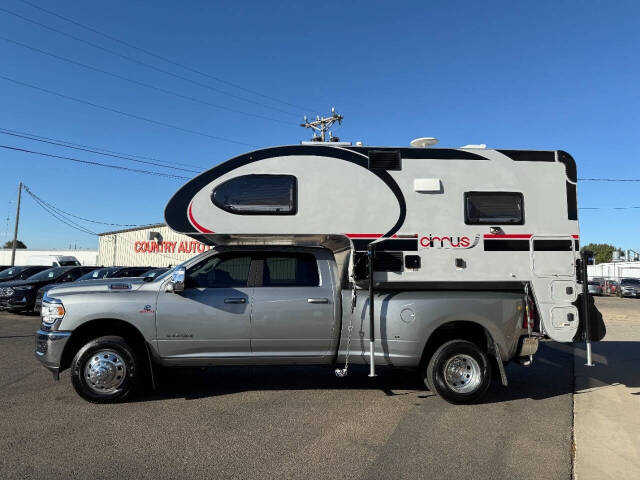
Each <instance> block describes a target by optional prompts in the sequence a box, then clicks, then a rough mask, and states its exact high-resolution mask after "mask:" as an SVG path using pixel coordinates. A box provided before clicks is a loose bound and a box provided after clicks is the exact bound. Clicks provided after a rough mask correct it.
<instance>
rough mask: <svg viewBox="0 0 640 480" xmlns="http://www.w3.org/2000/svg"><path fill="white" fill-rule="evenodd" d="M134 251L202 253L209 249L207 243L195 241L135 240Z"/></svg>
mask: <svg viewBox="0 0 640 480" xmlns="http://www.w3.org/2000/svg"><path fill="white" fill-rule="evenodd" d="M133 248H134V250H135V252H136V253H202V252H205V251H207V250H210V249H211V247H210V246H209V245H205V244H204V243H200V242H196V241H191V242H187V241H182V242H135V244H134V246H133Z"/></svg>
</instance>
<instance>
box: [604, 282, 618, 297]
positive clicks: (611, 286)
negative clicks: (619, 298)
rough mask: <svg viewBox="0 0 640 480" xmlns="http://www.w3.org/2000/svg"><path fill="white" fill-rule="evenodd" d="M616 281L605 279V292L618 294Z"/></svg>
mask: <svg viewBox="0 0 640 480" xmlns="http://www.w3.org/2000/svg"><path fill="white" fill-rule="evenodd" d="M618 286H619V285H618V281H617V280H607V292H606V293H608V294H609V295H617V294H618Z"/></svg>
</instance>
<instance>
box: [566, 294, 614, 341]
mask: <svg viewBox="0 0 640 480" xmlns="http://www.w3.org/2000/svg"><path fill="white" fill-rule="evenodd" d="M587 299H588V300H587V303H588V305H589V307H588V308H589V312H588V313H589V329H590V330H591V332H590V334H591V335H590V337H591V341H592V342H598V341H600V340H602V339H603V338H604V336H605V335H606V334H607V327H606V326H605V324H604V320H603V318H602V313H600V310H598V307H596V302H595V300H594V299H593V296H592V295H588V296H587ZM573 305H574V306H575V307H576V308H577V309H578V318H579V322H578V331H577V332H576V334H575V336H574V337H573V341H574V342H584V341H585V340H586V336H585V329H584V315H583V314H582V294H579V295H578V299H577V300H576V301H575V302H574V303H573Z"/></svg>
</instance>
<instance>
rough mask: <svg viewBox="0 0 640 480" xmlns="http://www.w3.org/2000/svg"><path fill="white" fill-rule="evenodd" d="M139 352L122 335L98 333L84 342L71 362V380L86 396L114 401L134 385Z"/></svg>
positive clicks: (137, 380)
mask: <svg viewBox="0 0 640 480" xmlns="http://www.w3.org/2000/svg"><path fill="white" fill-rule="evenodd" d="M141 370H142V365H141V363H140V356H139V355H137V354H136V351H135V349H134V348H133V347H132V346H131V345H130V344H129V343H127V341H126V340H125V339H124V338H122V337H117V336H107V337H98V338H95V339H93V340H91V341H90V342H88V343H87V344H85V345H84V346H83V347H82V348H81V349H80V350H78V353H77V354H76V356H75V357H74V359H73V362H72V363H71V383H72V384H73V388H74V389H75V390H76V392H77V393H78V395H80V396H81V397H82V398H84V399H85V400H88V401H90V402H93V403H113V402H119V401H122V400H124V399H125V398H127V397H128V396H129V395H131V393H132V392H133V391H134V390H135V389H136V388H137V386H138V384H139V383H140V382H139V378H140V374H141Z"/></svg>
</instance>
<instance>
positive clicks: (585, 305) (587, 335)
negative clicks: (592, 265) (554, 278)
mask: <svg viewBox="0 0 640 480" xmlns="http://www.w3.org/2000/svg"><path fill="white" fill-rule="evenodd" d="M591 256H593V253H592V252H589V251H587V250H583V251H582V252H581V254H580V257H581V258H580V260H581V262H580V263H581V264H582V269H581V271H580V277H582V278H581V279H580V280H581V281H582V315H583V317H584V318H583V326H584V341H585V343H586V344H587V363H585V365H586V366H588V367H593V360H592V358H591V326H590V325H589V283H588V278H587V265H588V261H589V257H591Z"/></svg>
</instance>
